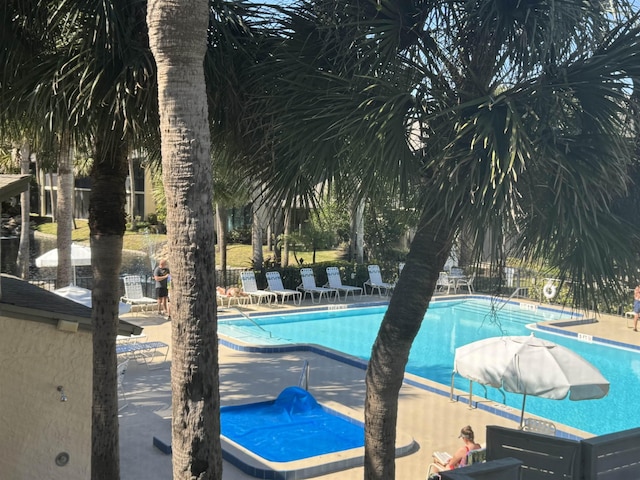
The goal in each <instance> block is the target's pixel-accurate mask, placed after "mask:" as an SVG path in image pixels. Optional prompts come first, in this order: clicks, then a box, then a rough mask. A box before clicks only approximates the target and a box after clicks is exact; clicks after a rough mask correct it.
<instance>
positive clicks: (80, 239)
mask: <svg viewBox="0 0 640 480" xmlns="http://www.w3.org/2000/svg"><path fill="white" fill-rule="evenodd" d="M75 226H76V228H74V229H73V231H72V232H71V239H72V240H73V241H74V242H77V243H82V244H85V245H88V244H89V224H88V222H87V220H76V221H75ZM57 228H58V225H57V224H56V223H43V224H41V225H39V226H38V227H37V230H38V231H39V232H42V233H45V234H49V235H56V232H57ZM166 241H167V236H166V235H158V234H152V233H148V234H144V233H137V232H125V234H124V239H123V243H124V245H123V248H124V249H125V250H136V251H139V252H145V253H146V252H148V251H149V246H150V244H151V245H153V248H152V250H153V251H157V250H158V249H159V247H160V246H162V245H163V244H164V243H165V242H166ZM251 253H252V250H251V245H242V244H231V245H228V246H227V266H229V267H240V268H248V267H250V266H251ZM263 255H264V258H265V260H266V259H267V258H269V257H270V256H272V255H273V252H270V251H269V250H268V249H267V248H266V247H264V248H263ZM296 256H297V257H298V259H300V258H303V259H304V263H305V264H310V263H311V260H312V258H313V253H312V252H296ZM339 256H340V252H339V251H338V250H319V251H317V252H316V262H332V261H335V260H337V259H338V257H339ZM294 262H295V258H294V256H293V253H290V258H289V263H291V264H292V263H294ZM216 263H217V264H218V265H219V264H220V258H219V254H218V252H217V250H216Z"/></svg>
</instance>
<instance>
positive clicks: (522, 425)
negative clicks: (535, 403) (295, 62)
mask: <svg viewBox="0 0 640 480" xmlns="http://www.w3.org/2000/svg"><path fill="white" fill-rule="evenodd" d="M526 401H527V394H526V393H525V394H524V395H523V396H522V410H521V411H520V430H522V429H523V428H524V404H525V403H526Z"/></svg>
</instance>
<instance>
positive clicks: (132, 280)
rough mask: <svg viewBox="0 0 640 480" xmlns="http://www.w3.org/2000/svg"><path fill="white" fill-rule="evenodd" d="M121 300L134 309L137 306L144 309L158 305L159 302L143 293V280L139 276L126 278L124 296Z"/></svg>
mask: <svg viewBox="0 0 640 480" xmlns="http://www.w3.org/2000/svg"><path fill="white" fill-rule="evenodd" d="M121 300H122V302H124V303H127V304H129V305H131V306H132V307H133V306H135V305H141V306H142V307H144V306H148V305H154V306H157V305H158V300H156V299H155V298H151V297H145V296H144V293H142V280H141V279H140V277H139V276H137V275H127V276H126V277H124V296H123V297H122V298H121ZM132 310H133V309H132Z"/></svg>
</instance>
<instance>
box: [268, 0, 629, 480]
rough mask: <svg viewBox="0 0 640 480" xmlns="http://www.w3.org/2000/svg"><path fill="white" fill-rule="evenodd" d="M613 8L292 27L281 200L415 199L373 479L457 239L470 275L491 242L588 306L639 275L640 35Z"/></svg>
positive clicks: (387, 7)
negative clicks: (512, 247) (353, 193)
mask: <svg viewBox="0 0 640 480" xmlns="http://www.w3.org/2000/svg"><path fill="white" fill-rule="evenodd" d="M610 6H612V7H613V8H616V13H617V15H616V16H611V15H609V14H608V13H609V12H607V11H603V10H602V9H601V8H600V4H598V3H597V2H594V3H589V4H585V3H584V2H581V1H567V2H560V3H558V2H551V1H544V0H539V1H530V2H490V1H466V2H448V1H434V2H391V1H385V0H374V1H371V2H359V3H358V5H356V4H355V3H350V4H348V5H347V4H336V3H335V2H314V3H313V4H312V5H309V6H308V7H306V8H305V9H304V10H300V11H299V12H298V14H297V15H295V16H294V17H292V19H291V21H290V23H289V24H288V26H289V30H288V31H289V32H290V33H291V35H290V38H289V39H288V40H287V42H286V43H285V44H284V45H283V49H282V50H281V51H280V52H279V55H282V56H281V57H279V58H277V59H276V61H277V64H278V65H279V67H280V70H279V71H278V73H279V80H280V83H279V86H280V89H279V90H278V92H279V93H280V94H281V97H282V105H285V106H286V108H285V107H281V108H278V105H277V103H275V102H274V103H271V106H272V108H273V114H274V116H276V117H277V118H278V120H279V122H280V129H279V130H278V131H279V132H280V133H281V135H282V137H281V138H280V139H279V140H280V141H281V143H282V144H286V145H287V147H288V151H289V154H290V156H288V157H283V158H281V161H282V162H283V164H286V165H287V167H282V168H281V169H276V170H275V173H273V171H272V179H273V180H274V185H273V187H274V188H275V189H278V188H279V192H281V193H282V194H283V195H284V194H285V193H284V191H285V189H286V188H287V186H289V187H290V186H291V185H293V184H298V185H300V184H301V183H302V181H303V180H304V181H306V182H307V183H308V184H314V182H315V181H320V180H321V179H326V178H327V177H330V178H331V177H332V178H336V179H340V178H341V174H344V173H345V172H347V173H348V175H349V178H355V179H357V180H358V185H360V188H361V189H362V191H363V192H371V193H375V191H376V189H379V187H378V185H379V184H380V183H381V182H390V183H391V184H392V185H394V186H395V188H396V190H397V191H398V192H400V193H402V192H403V189H404V190H406V191H407V192H410V191H415V192H417V193H419V194H420V197H421V201H420V202H419V203H416V204H415V206H416V207H417V208H419V210H420V212H421V215H420V221H419V224H418V228H417V232H416V236H415V238H414V239H413V241H412V244H411V248H410V252H409V255H408V257H407V263H406V266H405V269H404V270H403V274H402V276H401V278H400V280H399V282H398V285H397V288H396V290H395V293H394V295H393V297H392V299H391V301H390V304H389V308H388V310H387V313H386V315H385V317H384V319H383V321H382V324H381V326H380V330H379V333H378V336H377V338H376V341H375V343H374V345H373V348H372V353H371V359H370V361H369V368H368V369H367V375H366V383H367V397H366V404H365V421H366V448H365V478H367V479H380V480H382V479H384V480H388V479H391V478H394V476H395V465H394V459H395V452H394V445H395V425H396V418H397V407H398V403H397V402H398V393H399V389H400V386H401V384H402V378H403V375H404V368H405V365H406V362H407V357H408V354H409V350H410V347H411V345H412V342H413V339H414V338H415V335H416V334H417V332H418V330H419V328H420V326H421V323H422V319H423V318H424V314H425V312H426V310H427V308H428V306H429V303H430V300H431V296H432V294H433V291H434V288H435V283H436V279H437V276H438V272H439V271H440V270H441V269H442V268H443V266H444V263H445V261H446V259H447V257H448V255H449V252H450V250H451V246H452V241H453V238H454V236H455V235H456V234H457V232H459V231H460V230H461V229H462V228H464V229H465V233H466V234H467V235H469V237H470V238H471V239H473V246H474V250H473V251H474V255H475V256H476V257H477V256H478V255H479V252H480V251H481V250H482V248H483V247H484V242H485V238H487V236H486V235H485V233H486V232H493V233H494V234H495V235H493V236H492V239H493V240H491V241H492V242H493V241H495V244H493V245H490V246H492V247H496V248H494V249H495V250H496V251H498V252H499V250H498V249H497V245H499V244H500V240H502V238H504V236H505V235H509V236H510V237H511V239H512V240H513V241H514V242H515V244H516V246H517V253H518V254H520V255H521V256H522V258H525V259H530V260H536V259H541V258H544V259H546V260H547V261H549V262H550V263H551V264H553V265H554V266H556V267H557V268H558V269H559V271H560V278H562V279H568V278H571V279H572V280H573V283H571V288H572V292H573V294H574V295H573V298H574V299H575V301H576V302H578V303H579V304H581V305H586V304H587V303H585V302H586V300H587V299H591V300H593V299H596V298H597V299H601V300H603V301H610V300H612V299H613V298H615V296H616V295H617V294H619V293H620V292H621V290H622V285H621V284H620V283H619V280H618V279H619V277H618V271H619V270H618V269H622V270H624V269H625V268H628V269H629V270H628V271H632V270H631V267H632V266H633V265H634V262H635V261H636V260H637V257H638V255H637V254H638V250H637V248H636V247H635V246H634V243H636V242H637V240H638V235H639V231H638V228H637V227H636V225H637V222H636V224H635V225H634V224H632V223H631V222H629V221H628V218H627V217H625V216H624V215H622V214H621V212H620V211H619V210H618V209H617V208H616V206H617V204H618V202H619V200H620V199H623V198H625V197H628V196H629V195H633V192H631V191H630V190H629V188H628V187H629V181H630V176H629V170H630V167H631V166H632V163H633V160H634V157H633V155H634V153H633V148H632V146H633V143H632V141H631V140H632V139H633V132H631V131H630V130H629V129H628V123H629V122H628V120H629V117H630V113H629V112H630V110H629V103H630V97H629V91H630V89H631V85H632V81H631V80H633V79H637V76H638V75H639V74H640V69H639V66H638V64H637V62H635V60H634V58H636V55H638V53H639V52H638V48H639V47H640V43H639V42H638V40H639V38H640V33H639V30H638V18H637V16H635V14H634V12H633V10H632V9H631V7H630V5H627V4H626V3H625V2H622V1H621V2H607V7H610ZM310 45H313V46H314V47H315V46H317V45H320V46H321V52H320V55H317V52H313V51H312V49H311V48H310V47H309V46H310ZM345 46H347V48H345ZM292 57H294V58H295V59H296V61H287V60H286V59H289V60H293V58H292ZM301 59H304V61H302V60H301ZM294 139H295V141H294ZM332 150H333V151H334V152H336V151H337V153H338V154H335V153H333V154H329V152H331V151H332ZM320 159H321V161H319V160H320ZM354 183H355V182H354ZM407 198H408V197H407ZM590 304H593V303H590Z"/></svg>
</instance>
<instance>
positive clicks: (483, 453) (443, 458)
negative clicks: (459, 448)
mask: <svg viewBox="0 0 640 480" xmlns="http://www.w3.org/2000/svg"><path fill="white" fill-rule="evenodd" d="M450 458H451V455H450V454H448V453H447V452H433V460H434V461H433V463H431V464H429V468H428V469H427V479H428V478H429V477H430V476H431V475H432V474H434V473H438V472H439V471H442V470H445V469H447V462H448V461H449V459H450ZM486 461H487V449H486V448H479V449H476V450H469V453H467V458H466V460H465V462H464V466H465V467H468V466H469V465H472V464H474V463H483V462H486ZM459 468H463V467H459Z"/></svg>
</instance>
